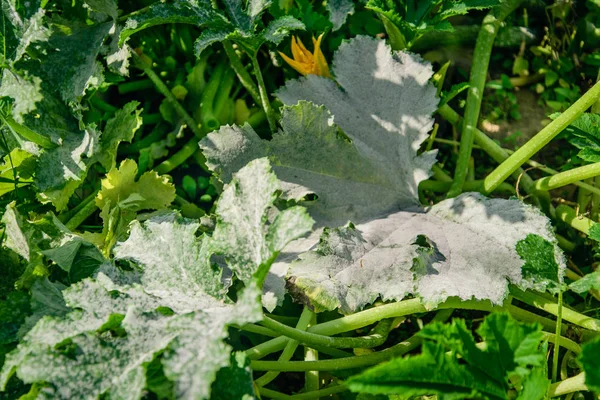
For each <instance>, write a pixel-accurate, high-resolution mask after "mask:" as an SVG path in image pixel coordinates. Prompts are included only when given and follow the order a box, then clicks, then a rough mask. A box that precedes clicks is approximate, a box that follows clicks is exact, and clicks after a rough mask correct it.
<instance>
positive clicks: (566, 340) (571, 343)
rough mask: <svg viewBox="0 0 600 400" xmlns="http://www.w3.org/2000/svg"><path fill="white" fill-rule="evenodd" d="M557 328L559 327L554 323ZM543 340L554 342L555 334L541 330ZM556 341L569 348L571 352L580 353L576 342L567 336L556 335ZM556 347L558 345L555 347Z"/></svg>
mask: <svg viewBox="0 0 600 400" xmlns="http://www.w3.org/2000/svg"><path fill="white" fill-rule="evenodd" d="M556 327H557V329H560V328H559V326H558V324H556ZM561 327H562V325H561ZM542 334H543V338H544V339H543V340H548V341H549V342H550V343H556V334H555V333H550V332H542ZM558 343H559V344H560V345H561V346H562V347H564V348H565V349H568V350H571V351H572V352H573V353H576V354H579V353H581V346H579V344H577V343H576V342H574V341H572V340H571V339H569V338H566V337H564V336H558ZM556 348H557V349H558V346H557V347H556Z"/></svg>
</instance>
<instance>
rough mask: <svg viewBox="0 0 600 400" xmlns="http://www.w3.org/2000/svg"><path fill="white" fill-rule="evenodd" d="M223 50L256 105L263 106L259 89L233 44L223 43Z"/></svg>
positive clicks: (227, 41) (226, 41)
mask: <svg viewBox="0 0 600 400" xmlns="http://www.w3.org/2000/svg"><path fill="white" fill-rule="evenodd" d="M223 48H224V49H225V53H226V54H227V57H228V58H229V62H230V63H231V67H232V68H233V70H234V71H235V74H236V75H237V77H238V79H239V80H240V82H241V83H242V85H243V86H244V88H245V89H246V91H247V92H248V93H249V94H250V96H251V97H252V99H253V100H254V102H255V103H256V104H261V99H260V93H259V92H258V88H257V87H256V85H255V84H254V81H253V80H252V76H250V73H249V72H248V71H246V68H245V67H244V64H243V63H242V60H241V59H240V57H239V56H238V55H237V53H236V52H235V50H234V49H233V46H232V44H231V42H230V41H229V40H225V41H223Z"/></svg>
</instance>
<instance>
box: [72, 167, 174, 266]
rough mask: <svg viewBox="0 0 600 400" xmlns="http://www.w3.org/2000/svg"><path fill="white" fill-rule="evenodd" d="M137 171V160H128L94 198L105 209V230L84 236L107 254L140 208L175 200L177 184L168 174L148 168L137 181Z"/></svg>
mask: <svg viewBox="0 0 600 400" xmlns="http://www.w3.org/2000/svg"><path fill="white" fill-rule="evenodd" d="M137 172H138V168H137V165H136V163H135V161H133V160H130V159H127V160H124V161H123V162H121V165H120V166H119V169H116V168H113V169H111V170H110V171H109V172H108V174H106V178H104V179H103V180H102V189H101V190H100V192H98V196H96V200H95V201H96V205H97V206H98V208H100V210H102V211H101V213H100V216H101V217H102V220H103V228H102V233H98V234H95V233H92V234H85V235H84V237H85V239H86V240H88V241H90V242H92V243H94V244H96V245H97V246H98V247H99V248H101V249H103V251H104V254H105V255H108V253H110V250H111V249H112V247H113V245H114V244H115V243H116V241H117V240H118V239H122V238H124V236H125V234H126V233H127V229H128V226H129V223H130V222H131V221H133V220H134V219H135V217H136V214H137V213H138V212H139V211H142V210H160V209H163V208H166V207H167V206H169V205H170V204H171V202H172V201H173V200H175V187H174V186H173V184H172V183H170V182H169V181H168V180H167V178H166V177H160V176H158V174H157V173H156V172H155V171H147V172H145V173H144V174H142V176H140V178H139V180H137V181H136V176H137Z"/></svg>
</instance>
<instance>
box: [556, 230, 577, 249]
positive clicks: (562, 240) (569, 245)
mask: <svg viewBox="0 0 600 400" xmlns="http://www.w3.org/2000/svg"><path fill="white" fill-rule="evenodd" d="M554 236H556V240H557V242H558V245H559V246H560V248H561V249H563V250H564V251H569V252H572V251H574V250H575V249H576V248H577V245H576V244H575V243H573V242H571V241H570V240H569V239H567V238H566V237H564V236H562V235H559V234H558V233H555V234H554Z"/></svg>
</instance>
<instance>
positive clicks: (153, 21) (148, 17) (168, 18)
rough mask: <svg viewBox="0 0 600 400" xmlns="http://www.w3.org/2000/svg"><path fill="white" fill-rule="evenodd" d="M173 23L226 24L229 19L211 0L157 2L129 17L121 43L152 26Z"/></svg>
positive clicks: (199, 25)
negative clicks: (217, 9)
mask: <svg viewBox="0 0 600 400" xmlns="http://www.w3.org/2000/svg"><path fill="white" fill-rule="evenodd" d="M171 23H184V24H192V25H196V26H198V27H201V26H204V25H207V24H209V25H211V26H215V25H216V26H225V25H227V20H226V19H225V18H224V17H223V16H222V15H221V14H220V13H218V12H217V11H215V10H214V9H213V8H212V6H211V4H210V1H209V0H191V1H190V0H174V1H170V2H162V1H161V2H156V3H153V4H152V5H151V6H150V7H148V8H147V9H146V10H144V12H141V13H137V14H136V15H134V16H131V17H129V18H128V19H127V21H126V22H125V27H124V28H123V30H122V31H121V33H120V37H119V45H123V43H124V42H125V40H126V39H127V38H128V37H129V36H131V35H133V34H134V33H137V32H139V31H142V30H144V29H147V28H150V27H152V26H156V25H162V24H171Z"/></svg>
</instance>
